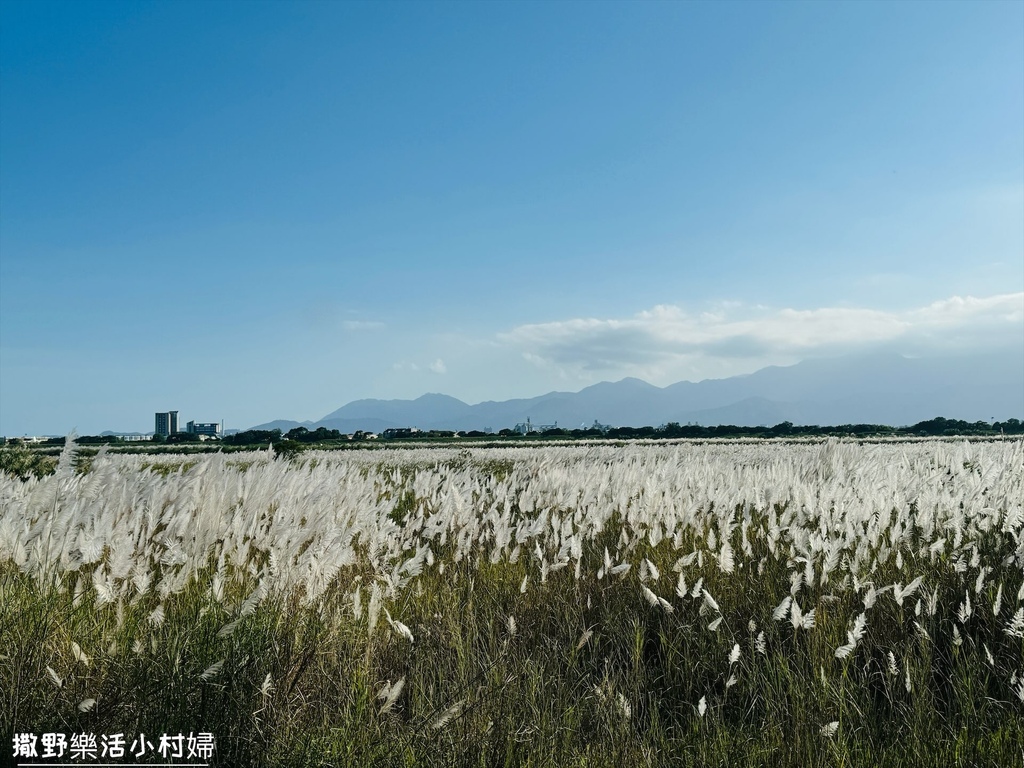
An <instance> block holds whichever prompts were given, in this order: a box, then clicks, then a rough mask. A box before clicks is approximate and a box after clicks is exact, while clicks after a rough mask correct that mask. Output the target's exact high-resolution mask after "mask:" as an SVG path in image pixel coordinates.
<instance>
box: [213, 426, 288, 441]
mask: <svg viewBox="0 0 1024 768" xmlns="http://www.w3.org/2000/svg"><path fill="white" fill-rule="evenodd" d="M280 439H281V430H280V429H248V430H246V431H245V432H236V433H235V434H233V435H228V436H227V437H225V438H224V443H225V444H226V445H268V444H270V443H276V442H278V441H279V440H280Z"/></svg>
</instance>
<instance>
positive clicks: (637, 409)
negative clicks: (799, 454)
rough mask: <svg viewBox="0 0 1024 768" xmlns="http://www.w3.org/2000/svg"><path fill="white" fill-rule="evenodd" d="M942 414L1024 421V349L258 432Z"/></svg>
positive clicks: (423, 410) (409, 409)
mask: <svg viewBox="0 0 1024 768" xmlns="http://www.w3.org/2000/svg"><path fill="white" fill-rule="evenodd" d="M936 416H944V417H946V418H951V419H963V420H965V421H971V422H974V421H987V420H989V419H990V418H993V417H994V418H996V419H1006V418H1022V417H1024V349H1021V350H1020V351H1015V352H1011V353H1007V352H1005V351H1003V352H1001V353H993V352H985V353H975V354H969V355H962V356H959V357H921V358H911V357H905V356H902V355H899V354H896V353H889V352H878V353H872V354H866V355H852V356H846V357H838V358H819V359H812V360H805V361H803V362H800V363H797V364H796V365H791V366H770V367H767V368H762V369H760V370H758V371H756V372H754V373H751V374H746V375H742V376H732V377H730V378H725V379H706V380H704V381H700V382H689V381H680V382H677V383H675V384H670V385H668V386H666V387H657V386H654V385H653V384H649V383H647V382H645V381H642V380H640V379H636V378H625V379H622V380H621V381H616V382H601V383H599V384H594V385H593V386H589V387H587V388H585V389H583V390H581V391H579V392H549V393H547V394H545V395H540V396H538V397H532V398H525V399H516V400H504V401H500V402H495V401H487V402H482V403H477V404H475V405H470V404H467V403H464V402H462V401H461V400H458V399H456V398H454V397H450V396H448V395H443V394H436V393H430V394H425V395H423V396H422V397H418V398H416V399H415V400H376V399H366V400H355V401H353V402H350V403H348V404H346V405H344V406H342V407H341V408H338V409H337V410H336V411H332V412H331V413H329V414H327V415H326V416H324V417H323V418H322V419H319V420H318V421H301V422H300V421H288V420H283V419H281V420H277V421H272V422H268V423H265V424H260V425H258V426H256V427H252V428H253V429H281V430H282V431H283V432H287V431H288V430H290V429H292V428H293V427H297V426H304V427H307V428H308V429H316V428H317V427H326V428H327V429H337V430H339V431H341V432H344V433H351V432H355V431H356V430H363V431H367V432H380V431H381V430H384V429H387V428H388V427H419V428H420V429H423V430H428V429H446V430H460V431H461V430H473V429H478V430H484V429H487V428H490V429H493V430H494V431H498V430H499V429H503V428H505V427H513V426H515V425H516V424H518V423H524V422H526V420H527V419H529V420H530V421H531V423H532V424H534V425H552V424H555V423H556V422H557V424H558V426H560V427H564V428H566V429H575V428H578V427H580V426H590V425H591V424H593V422H594V421H598V422H600V423H601V424H609V425H611V426H645V425H649V426H658V425H660V424H665V423H668V422H673V421H674V422H678V423H680V424H689V423H694V424H700V425H705V426H709V425H716V424H735V425H737V426H758V425H768V426H770V425H774V424H778V423H780V422H783V421H791V422H793V423H794V424H798V425H800V424H820V425H838V424H888V425H891V426H906V425H910V424H915V423H917V422H919V421H924V420H926V419H930V418H934V417H936Z"/></svg>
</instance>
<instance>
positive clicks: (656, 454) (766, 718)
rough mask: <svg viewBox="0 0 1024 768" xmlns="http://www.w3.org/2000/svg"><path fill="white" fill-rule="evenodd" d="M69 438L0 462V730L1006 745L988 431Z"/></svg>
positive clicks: (1005, 490)
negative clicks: (359, 446) (259, 442)
mask: <svg viewBox="0 0 1024 768" xmlns="http://www.w3.org/2000/svg"><path fill="white" fill-rule="evenodd" d="M74 453H75V447H74V445H73V444H71V445H69V446H68V448H67V449H66V450H65V453H64V454H63V455H62V457H61V460H60V462H59V464H58V467H57V471H56V473H55V474H52V475H49V476H46V477H43V478H41V479H36V478H30V479H28V480H20V479H17V478H13V477H10V476H6V475H4V476H2V477H0V726H2V728H3V730H4V732H5V733H6V734H8V736H9V735H10V734H13V733H17V732H26V731H34V732H36V733H41V732H48V731H55V730H56V731H59V732H65V733H70V732H73V731H79V732H94V733H100V732H146V733H154V732H157V733H158V732H172V731H173V732H178V731H184V732H188V731H208V732H212V733H214V734H215V736H216V737H217V753H216V757H215V759H214V763H216V764H223V765H282V766H283V765H303V764H309V765H313V764H316V765H480V766H492V765H527V764H528V765H558V766H562V765H620V766H621V765H627V766H628V765H652V764H653V765H662V764H664V765H688V764H689V765H709V764H730V765H739V764H744V765H907V766H911V765H913V766H917V765H935V766H939V765H942V766H946V765H1014V764H1016V765H1020V764H1024V753H1022V751H1021V746H1020V745H1021V744H1022V743H1024V537H1022V531H1024V442H1022V441H994V442H972V443H968V442H943V441H917V442H889V443H885V442H883V443H874V444H858V443H853V442H837V441H834V440H833V441H829V442H825V443H820V442H819V443H778V442H720V443H714V442H711V443H704V444H689V443H675V444H665V443H661V444H649V445H643V444H637V445H627V446H615V445H607V444H605V445H602V444H583V445H563V446H557V447H556V446H549V447H536V448H534V447H530V448H487V449H462V450H459V449H441V448H422V449H399V450H384V449H381V450H370V451H362V452H339V453H329V452H320V453H312V452H311V453H304V454H301V455H300V456H299V457H298V458H295V459H292V460H283V459H281V458H275V457H274V455H273V454H272V453H249V454H237V453H236V454H231V455H230V456H227V455H219V454H217V455H204V456H188V457H185V456H181V457H168V456H161V457H160V458H159V459H156V458H154V457H151V456H127V455H112V454H106V453H103V452H102V451H101V452H100V454H99V455H97V456H95V457H94V458H93V459H92V460H91V462H89V464H88V468H87V470H84V468H83V466H82V465H81V464H79V465H78V466H77V467H76V462H75V456H74ZM83 470H84V471H83ZM7 743H8V744H10V741H8V742H7ZM8 754H10V753H9V752H8Z"/></svg>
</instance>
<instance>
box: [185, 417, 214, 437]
mask: <svg viewBox="0 0 1024 768" xmlns="http://www.w3.org/2000/svg"><path fill="white" fill-rule="evenodd" d="M185 431H186V432H188V433H189V434H190V435H200V436H202V435H205V436H206V437H220V424H218V423H217V422H215V421H212V422H207V423H202V422H197V421H190V422H189V423H188V424H186V425H185Z"/></svg>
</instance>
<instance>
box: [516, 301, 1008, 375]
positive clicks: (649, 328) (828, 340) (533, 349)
mask: <svg viewBox="0 0 1024 768" xmlns="http://www.w3.org/2000/svg"><path fill="white" fill-rule="evenodd" d="M499 340H500V341H502V342H503V343H505V344H509V345H512V346H514V347H517V348H519V349H520V351H521V353H522V354H523V356H524V357H525V358H526V359H527V360H530V361H531V362H533V363H535V364H541V365H549V366H550V365H554V366H556V367H562V368H568V369H574V370H577V371H591V372H596V371H616V370H619V371H621V370H626V369H628V370H629V371H630V372H631V373H632V374H633V375H641V374H644V373H646V374H647V375H650V376H651V377H652V378H659V373H663V374H665V375H669V374H670V373H671V374H675V373H678V372H679V371H680V370H682V369H685V368H692V367H694V363H695V362H697V361H699V362H700V366H699V367H700V368H702V369H709V368H710V369H714V368H715V367H716V364H717V367H718V368H720V369H722V370H725V369H726V368H730V367H733V366H735V364H736V363H738V362H740V361H746V362H748V363H754V362H757V363H758V364H769V363H770V362H785V361H794V360H795V359H798V358H803V357H806V356H809V355H814V354H830V353H841V352H848V351H854V350H866V349H870V348H875V347H881V346H886V347H889V348H896V349H899V351H902V352H905V353H912V352H922V351H927V350H930V349H934V350H951V349H968V348H972V347H977V346H988V347H992V346H1001V345H1012V344H1016V345H1018V346H1020V345H1024V293H1012V294H1003V295H999V296H990V297H987V298H976V297H973V296H967V297H959V296H954V297H952V298H949V299H945V300H942V301H936V302H934V303H932V304H929V305H927V306H924V307H919V308H916V309H911V310H900V311H888V310H878V309H867V308H857V307H821V308H817V309H790V308H781V309H780V308H774V309H773V308H768V307H763V306H745V305H741V304H738V303H735V302H723V303H719V304H717V305H715V306H714V307H712V308H711V309H710V310H708V311H703V312H699V313H690V312H687V311H686V310H684V309H683V308H681V307H678V306H671V305H659V306H656V307H653V308H652V309H650V310H646V311H643V312H640V313H638V314H636V315H634V316H633V317H629V318H625V319H615V318H612V319H597V318H575V319H569V320H564V321H559V322H551V323H540V324H533V325H521V326H519V327H516V328H513V329H512V330H511V331H508V332H507V333H503V334H500V335H499Z"/></svg>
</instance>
